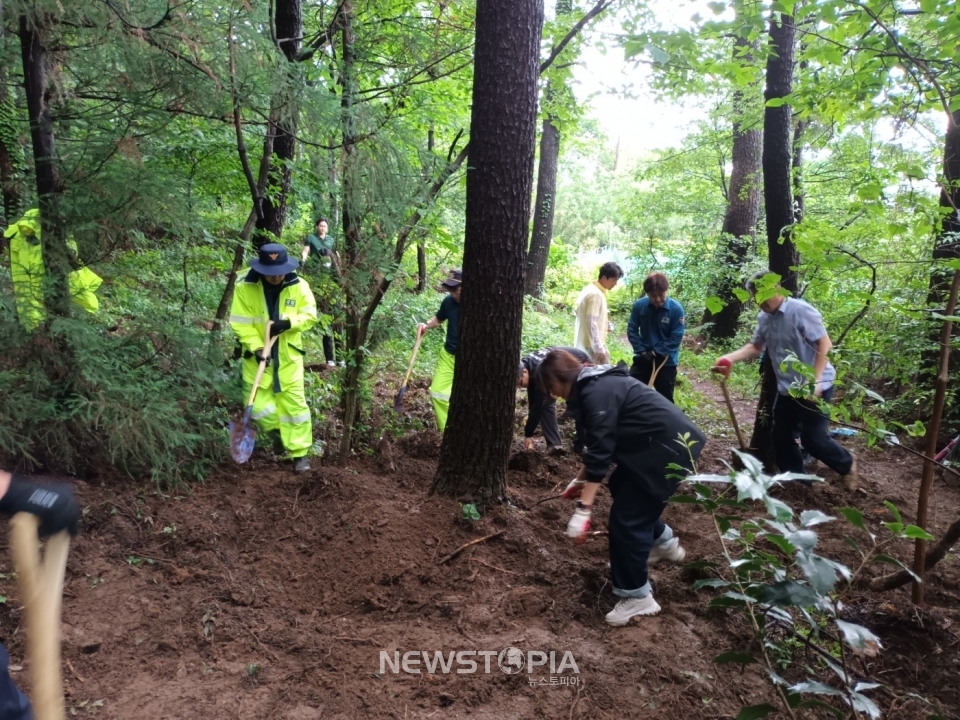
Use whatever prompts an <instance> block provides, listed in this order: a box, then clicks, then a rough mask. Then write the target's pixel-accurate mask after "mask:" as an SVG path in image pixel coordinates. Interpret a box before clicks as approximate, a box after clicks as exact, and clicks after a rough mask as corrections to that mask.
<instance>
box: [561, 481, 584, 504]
mask: <svg viewBox="0 0 960 720" xmlns="http://www.w3.org/2000/svg"><path fill="white" fill-rule="evenodd" d="M586 484H587V481H586V480H577V478H574V479H573V480H571V481H570V484H569V485H567V488H566V490H564V491H563V495H561V496H560V497H562V498H563V499H564V500H576V499H577V498H578V497H580V494H581V493H582V492H583V486H584V485H586Z"/></svg>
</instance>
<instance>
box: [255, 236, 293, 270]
mask: <svg viewBox="0 0 960 720" xmlns="http://www.w3.org/2000/svg"><path fill="white" fill-rule="evenodd" d="M299 265H300V263H299V262H297V260H296V258H291V257H290V256H289V255H287V249H286V248H285V247H284V246H283V245H280V244H279V243H267V244H266V245H264V246H262V247H261V248H260V252H259V253H258V254H257V257H255V258H254V259H253V260H251V261H250V267H252V268H253V269H254V270H256V271H257V272H258V273H260V274H261V275H286V274H287V273H291V272H293V271H294V270H296V269H297V267H299Z"/></svg>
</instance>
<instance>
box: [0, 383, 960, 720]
mask: <svg viewBox="0 0 960 720" xmlns="http://www.w3.org/2000/svg"><path fill="white" fill-rule="evenodd" d="M695 385H696V387H697V389H698V390H699V391H700V392H702V393H703V403H705V404H707V405H709V404H710V403H718V402H719V403H721V405H720V406H718V407H705V408H703V409H704V410H705V411H707V410H709V413H712V415H713V416H715V417H722V411H723V407H722V398H721V396H720V394H719V391H718V390H717V389H716V387H715V386H713V385H712V384H711V383H710V382H708V381H706V382H699V381H697V382H695ZM421 396H424V397H421ZM407 402H408V403H410V404H411V405H412V406H413V407H414V408H416V409H417V410H416V411H417V412H429V411H428V409H427V404H426V402H425V393H424V390H423V389H422V388H411V391H410V394H409V395H408V396H407ZM738 408H739V411H740V412H741V421H742V422H743V424H744V425H745V426H749V425H750V424H751V423H752V420H753V418H752V416H751V413H752V405H751V404H750V403H748V402H739V403H738ZM720 427H721V426H720V425H717V426H716V427H711V428H709V430H710V431H711V434H712V435H718V434H719V431H720ZM726 435H727V436H726V437H717V439H714V440H711V442H710V443H709V445H708V448H707V450H706V452H705V455H704V458H703V460H702V467H701V469H702V470H705V471H720V470H721V467H722V466H721V464H720V462H719V459H720V458H727V457H729V450H730V448H731V447H732V446H733V445H734V444H735V441H733V440H732V432H731V431H727V433H726ZM439 440H440V438H439V436H438V435H437V434H436V433H435V432H432V431H427V432H423V433H419V434H417V435H415V436H412V437H408V438H406V439H404V440H402V441H400V442H398V443H396V444H394V445H393V446H392V448H391V449H392V453H391V454H392V461H393V463H394V465H395V471H393V472H390V471H389V469H388V466H389V460H383V459H378V458H373V457H371V458H365V459H361V460H358V461H357V462H356V463H354V464H353V465H352V466H351V467H349V468H336V467H317V468H316V469H315V470H314V471H313V472H312V473H310V474H308V475H306V476H298V475H294V474H293V473H292V472H291V471H290V468H289V466H284V465H281V464H279V463H277V462H276V461H274V460H273V459H272V457H270V456H268V455H265V454H260V451H258V454H256V455H255V456H254V458H253V459H252V460H251V461H250V462H249V463H248V464H247V465H246V466H244V467H242V468H240V467H224V468H223V469H221V470H220V471H219V472H217V473H216V474H215V475H214V476H213V477H211V478H210V479H209V480H208V481H207V483H206V484H205V485H202V486H198V487H196V488H194V489H193V491H192V494H191V495H186V494H184V495H161V494H158V493H157V492H155V491H154V490H153V489H152V488H147V489H142V490H141V491H140V492H136V491H135V490H133V489H131V486H130V485H129V484H128V483H126V484H125V483H122V482H114V481H105V482H103V483H101V482H100V481H91V482H90V483H83V482H78V483H77V487H78V492H79V495H80V498H81V500H82V502H83V503H84V505H85V517H84V533H83V534H82V535H81V536H80V537H79V538H78V539H77V541H76V543H75V545H74V548H73V552H72V553H71V557H70V560H69V564H68V568H67V579H66V585H65V593H64V612H63V620H64V625H63V632H64V681H65V685H66V692H67V701H68V707H69V708H70V712H71V714H73V715H76V716H78V717H85V716H97V717H101V718H110V719H113V718H116V719H118V720H119V719H124V720H127V719H137V718H143V719H144V720H147V719H151V720H152V719H160V718H171V719H172V718H178V719H179V718H182V719H184V720H187V719H191V718H197V719H199V718H203V719H219V718H237V719H240V720H255V719H256V720H260V719H266V718H278V719H289V720H316V719H318V718H397V719H404V720H406V719H407V718H410V719H413V718H429V717H434V718H460V717H475V718H497V719H500V718H538V717H542V718H633V717H643V718H684V719H685V720H689V719H690V718H734V717H736V715H737V713H738V712H739V709H740V707H741V706H743V705H752V704H757V703H762V702H767V701H772V695H771V692H770V689H769V687H768V685H767V683H766V682H765V681H764V680H763V679H762V678H761V677H760V676H759V675H758V674H757V672H756V670H755V669H752V668H749V667H748V668H747V669H746V670H745V671H742V672H741V669H740V668H739V667H738V666H730V665H724V666H718V665H715V664H714V663H713V662H712V658H713V657H715V656H716V655H717V654H719V653H721V652H725V651H727V650H730V649H744V648H746V647H747V646H748V644H749V642H750V633H749V631H748V629H747V627H746V625H745V624H744V623H743V622H742V620H741V619H740V617H739V616H738V615H737V614H735V613H729V612H716V611H710V612H708V611H707V609H706V605H707V602H708V601H709V599H710V597H711V594H710V593H711V591H700V592H697V593H694V592H693V591H692V590H691V589H690V585H691V581H692V579H693V575H692V573H691V572H690V571H689V570H685V569H684V568H682V567H671V566H666V567H662V566H658V567H657V568H655V569H654V570H653V572H652V577H653V583H654V589H655V594H656V597H657V599H658V601H659V602H660V603H661V605H662V606H663V611H662V613H661V614H660V615H659V616H657V617H654V618H645V619H642V620H641V621H636V620H635V621H634V623H633V624H631V625H629V626H627V627H625V628H621V629H614V628H610V627H608V626H606V625H605V623H604V621H603V615H604V613H606V612H607V611H608V610H609V609H610V608H611V607H612V606H613V603H614V598H613V597H612V595H611V594H610V590H609V584H608V582H607V568H606V560H607V551H606V540H605V538H604V537H603V536H598V537H596V538H593V539H592V540H591V541H589V542H588V543H586V544H585V545H583V546H579V547H575V546H573V545H571V544H570V543H569V541H567V540H566V539H565V538H564V537H563V529H564V527H565V524H566V521H567V518H568V516H569V513H570V508H569V507H566V506H564V504H563V502H562V501H556V502H547V503H543V504H541V505H535V503H536V501H537V500H539V499H541V498H544V497H546V496H548V495H550V494H551V493H553V492H556V491H557V490H558V488H561V487H562V486H563V485H564V484H565V483H566V482H567V481H568V480H569V479H570V478H571V477H572V475H573V473H574V472H575V460H574V459H573V458H572V457H570V456H567V457H563V458H559V459H558V458H547V457H545V456H544V455H542V454H541V452H540V451H537V452H534V453H518V454H517V455H516V456H515V457H514V458H513V460H512V461H511V468H512V469H511V470H510V473H509V493H510V497H511V499H512V500H513V506H512V507H509V506H504V507H501V508H498V509H496V510H494V511H493V512H491V513H488V514H487V515H486V516H485V517H484V518H483V519H482V520H481V521H479V522H470V521H465V520H461V519H460V514H461V512H460V507H459V505H458V503H457V502H456V501H454V500H450V499H445V498H436V497H429V496H428V495H427V489H428V487H429V483H430V480H431V478H432V476H433V472H434V469H435V466H436V458H437V455H438V452H439ZM845 442H849V444H850V445H851V447H852V448H854V449H856V451H857V452H859V453H860V458H861V473H862V474H863V476H864V483H863V491H861V492H858V493H857V494H855V495H854V496H852V497H851V496H850V495H849V494H847V493H844V492H843V491H842V490H841V489H840V488H839V487H838V486H837V485H835V484H831V485H825V486H817V487H814V488H813V489H811V490H808V491H804V490H802V489H801V488H794V489H790V490H789V491H788V492H787V495H788V497H787V500H788V502H791V503H792V504H793V506H794V507H795V509H801V508H818V509H821V510H823V511H824V512H828V513H830V512H832V511H833V510H834V508H836V507H838V506H842V505H851V504H852V505H856V506H857V507H859V508H861V509H862V510H863V511H864V512H865V514H866V516H867V517H868V519H869V521H870V523H871V525H873V526H876V525H879V523H880V522H881V521H883V520H889V519H890V518H889V515H888V514H887V510H886V508H885V507H884V505H883V500H885V499H889V500H891V501H893V502H894V503H896V504H897V506H898V507H900V509H901V510H902V511H903V512H904V515H905V516H906V517H907V518H909V517H910V516H911V513H912V512H913V507H914V503H915V491H916V487H917V484H918V481H919V470H920V468H919V465H918V463H917V462H916V461H915V460H914V459H913V458H911V457H909V456H907V455H905V454H897V453H896V452H895V451H890V450H885V451H872V450H866V449H865V448H863V447H862V445H861V444H860V443H858V441H857V440H855V439H854V440H853V441H846V440H845ZM820 469H821V470H823V469H822V468H820ZM823 474H824V476H825V477H826V478H827V479H828V480H831V479H833V480H835V477H834V476H833V473H830V472H829V471H826V472H825V473H823ZM798 491H799V492H798ZM934 493H935V495H934V501H933V505H932V517H933V527H932V528H931V531H932V532H933V533H934V534H935V535H936V534H938V533H939V532H940V531H942V530H943V529H944V528H945V527H946V526H947V525H948V524H949V523H950V522H951V521H952V520H953V519H954V518H955V517H956V516H957V513H958V512H960V489H958V485H957V483H956V482H954V481H953V480H951V479H949V478H948V479H947V480H946V481H944V480H943V479H942V478H940V479H938V480H937V482H936V485H935V489H934ZM608 503H609V498H608V497H607V496H604V497H603V498H602V499H601V501H600V503H599V507H598V509H597V510H596V511H595V512H594V518H595V521H594V522H595V529H598V530H603V529H604V528H605V524H606V521H605V512H604V510H605V509H606V508H607V507H608ZM666 519H667V521H668V522H669V523H670V524H671V525H672V526H673V527H674V529H675V530H676V531H677V533H678V534H679V536H680V538H681V539H682V542H683V544H684V546H685V547H686V549H687V559H688V560H695V559H706V558H711V557H716V556H717V555H718V553H719V544H718V541H717V540H716V537H715V535H714V534H713V531H712V523H708V516H706V515H704V514H702V513H697V512H695V511H694V510H692V509H691V508H690V507H689V506H681V505H675V506H671V507H669V508H668V510H667V513H666ZM498 531H503V534H502V535H500V536H498V537H496V538H493V539H491V540H488V541H485V542H482V543H479V544H476V545H474V546H472V547H470V548H468V549H467V550H465V551H464V552H462V553H461V554H459V555H458V556H456V557H455V558H453V559H452V560H450V561H449V562H447V563H444V564H441V563H440V560H441V559H443V558H444V557H445V556H446V555H448V554H449V553H451V552H453V551H454V550H455V549H456V548H458V547H459V546H461V545H462V544H464V543H466V542H467V541H469V540H473V539H477V538H481V537H485V536H487V535H490V534H492V533H495V532H498ZM845 532H847V530H846V529H845V528H844V527H842V526H841V525H840V524H839V523H835V524H834V525H833V526H827V527H826V529H825V531H824V534H823V538H824V539H823V543H824V545H825V546H826V548H827V550H826V552H825V554H828V555H830V556H831V557H835V558H837V559H840V560H841V561H846V562H850V563H852V562H853V558H852V551H851V550H850V549H849V548H847V546H846V545H844V544H843V542H842V536H843V534H844V533H845ZM3 542H4V543H5V539H4V540H3ZM4 550H5V548H2V549H0V558H4V559H3V560H2V564H0V573H3V574H2V575H0V593H2V594H3V595H4V596H6V602H5V603H3V604H0V638H2V640H3V642H4V643H5V644H6V645H7V647H8V648H9V649H10V651H11V655H12V657H13V662H14V663H22V658H23V634H22V628H21V619H22V611H21V606H20V602H19V597H18V592H17V589H16V585H15V581H14V580H13V578H12V576H11V573H12V567H11V563H10V561H9V559H7V558H9V553H8V552H5V551H4ZM894 553H895V554H896V555H898V556H899V557H900V558H901V559H904V560H906V559H908V558H909V557H910V556H911V553H912V548H911V547H910V546H908V545H907V544H903V545H902V546H898V547H896V548H894ZM877 572H878V573H879V570H878V571H877ZM958 583H960V572H958V568H957V560H956V557H955V556H953V555H951V556H948V558H947V559H946V560H945V561H944V562H943V563H941V565H939V566H938V567H937V568H935V569H934V571H933V572H931V573H930V577H929V585H928V588H927V599H928V605H929V607H928V609H927V610H926V611H924V612H918V611H915V610H913V609H912V608H911V606H910V604H909V601H908V598H909V596H908V592H909V591H908V589H905V590H899V591H895V592H892V593H887V594H883V595H878V594H871V593H869V592H866V591H855V592H854V594H853V596H852V601H851V602H850V603H849V605H848V609H847V611H846V612H847V613H848V616H850V617H853V618H855V619H856V620H857V621H859V622H862V623H863V624H865V625H867V626H869V627H871V628H872V629H873V630H874V631H875V632H877V633H878V634H879V635H880V637H881V639H882V642H883V645H884V648H885V650H884V651H883V652H882V653H881V655H880V656H879V657H878V658H875V659H872V660H869V661H868V662H866V664H865V665H864V666H863V667H862V671H863V674H864V677H870V678H872V679H874V680H876V681H878V682H882V683H885V687H884V688H883V689H882V690H879V691H874V697H875V698H876V699H877V701H878V704H879V705H880V706H881V707H882V708H883V709H884V711H885V713H884V714H885V716H886V717H891V718H925V717H927V716H928V714H929V708H928V707H927V706H926V705H924V704H923V703H922V702H921V701H920V700H918V699H916V698H915V697H912V696H911V693H913V694H917V695H922V696H924V697H926V698H929V699H930V700H931V701H933V702H935V703H937V704H938V705H939V706H940V707H941V709H942V710H943V712H944V713H945V714H946V715H947V716H948V717H954V716H957V713H958V708H960V683H958V665H960V636H958V635H957V634H956V632H957V631H960V586H958ZM508 647H516V648H519V649H520V650H521V651H523V652H524V653H527V652H529V651H542V652H544V653H546V654H549V653H550V652H551V651H554V653H555V662H556V664H557V665H559V664H560V662H561V658H562V656H563V655H564V653H565V652H568V651H569V652H570V653H572V656H573V658H574V659H575V663H576V670H577V672H574V671H573V670H572V669H571V668H570V667H566V668H564V669H563V671H562V672H560V671H557V672H553V673H551V672H550V667H549V662H548V663H547V665H546V666H542V667H536V668H533V669H532V672H527V670H528V669H530V668H529V667H524V668H523V671H522V672H518V673H513V674H507V673H505V672H503V671H502V670H501V669H500V667H499V666H498V664H497V656H496V655H494V656H493V657H492V659H491V661H490V662H491V665H490V672H489V673H486V672H484V660H483V656H477V657H476V660H477V661H478V670H479V671H478V672H474V673H461V674H456V673H455V672H451V673H443V672H441V671H440V670H439V669H435V671H434V672H421V673H407V672H403V671H402V668H400V671H399V672H394V671H393V670H392V668H391V667H390V666H389V665H387V666H386V667H385V668H381V659H380V658H381V652H382V651H386V653H387V656H388V657H389V658H390V659H391V660H392V659H393V658H394V652H398V653H399V654H400V655H401V656H402V655H403V653H405V652H407V651H429V652H430V653H433V652H435V651H442V652H443V653H444V654H446V653H449V652H450V651H475V652H481V651H487V652H490V651H494V652H495V653H497V654H499V653H500V651H501V650H503V649H505V648H508ZM488 657H489V656H488ZM538 657H539V656H538ZM457 667H460V668H461V669H463V668H465V667H466V668H468V667H469V666H467V665H463V664H454V666H453V668H454V670H455V669H456V668H457ZM420 668H421V669H422V668H423V665H422V664H421V666H420ZM511 669H513V668H511ZM382 670H385V672H382ZM14 675H15V677H16V678H17V679H18V681H19V682H21V683H22V684H24V685H27V684H28V677H27V672H26V671H20V672H15V673H14Z"/></svg>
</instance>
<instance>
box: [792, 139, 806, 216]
mask: <svg viewBox="0 0 960 720" xmlns="http://www.w3.org/2000/svg"><path fill="white" fill-rule="evenodd" d="M807 125H809V121H807V120H797V122H796V123H795V124H794V126H793V161H792V162H791V169H792V170H793V221H794V223H801V222H803V216H804V215H805V214H806V211H807V208H806V204H807V203H806V197H805V193H804V190H803V139H804V135H805V134H806V131H807Z"/></svg>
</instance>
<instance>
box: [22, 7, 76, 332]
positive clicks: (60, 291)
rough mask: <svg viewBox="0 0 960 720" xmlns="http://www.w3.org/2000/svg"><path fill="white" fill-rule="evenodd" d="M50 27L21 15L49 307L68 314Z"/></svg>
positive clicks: (55, 312) (46, 294)
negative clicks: (47, 39)
mask: <svg viewBox="0 0 960 720" xmlns="http://www.w3.org/2000/svg"><path fill="white" fill-rule="evenodd" d="M44 30H45V28H44V27H43V25H42V24H41V22H40V21H39V20H38V19H37V18H34V17H28V16H26V15H21V16H20V50H21V56H22V60H23V88H24V92H25V94H26V98H27V114H28V116H29V119H30V140H31V142H32V145H33V160H34V169H35V174H36V180H37V197H38V198H39V199H40V221H41V226H42V228H43V232H42V233H41V244H42V246H43V262H44V267H45V269H46V277H45V280H46V282H45V283H44V297H45V304H46V307H47V310H48V311H49V312H51V313H53V314H55V315H60V316H66V315H68V314H69V312H70V292H69V289H68V286H67V275H68V274H69V273H70V271H71V270H72V268H71V266H70V259H69V256H68V253H67V245H66V242H65V240H66V233H65V228H64V224H63V218H62V217H61V215H60V200H61V198H62V197H63V183H62V181H61V180H60V169H59V167H58V166H57V149H56V142H55V138H54V132H53V120H52V118H51V116H50V85H49V67H48V63H49V62H50V54H49V51H48V50H47V47H46V45H45V44H44V40H43V36H42V33H43V32H44Z"/></svg>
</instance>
